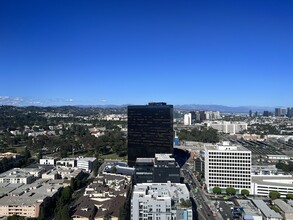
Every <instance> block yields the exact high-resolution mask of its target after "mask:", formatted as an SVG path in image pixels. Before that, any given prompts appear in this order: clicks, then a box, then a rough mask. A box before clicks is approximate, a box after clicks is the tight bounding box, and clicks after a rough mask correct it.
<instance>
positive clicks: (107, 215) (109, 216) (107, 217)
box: [103, 211, 111, 220]
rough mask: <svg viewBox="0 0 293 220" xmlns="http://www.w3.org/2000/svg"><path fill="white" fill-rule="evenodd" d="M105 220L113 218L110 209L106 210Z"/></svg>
mask: <svg viewBox="0 0 293 220" xmlns="http://www.w3.org/2000/svg"><path fill="white" fill-rule="evenodd" d="M103 220H111V215H110V213H109V211H107V212H106V214H105V215H104V218H103Z"/></svg>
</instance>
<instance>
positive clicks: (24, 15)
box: [0, 0, 293, 106]
mask: <svg viewBox="0 0 293 220" xmlns="http://www.w3.org/2000/svg"><path fill="white" fill-rule="evenodd" d="M292 96H293V1H292V0H282V1H280V0H274V1H273V0H231V1H226V0H221V1H219V0H217V1H208V0H207V1H206V0H201V1H198V0H190V1H189V0H180V1H179V0H176V1H173V0H134V1H127V0H120V1H114V0H93V1H91V0H62V1H60V0H42V1H40V0H1V1H0V104H19V105H27V104H35V105H64V104H66V105H68V104H70V105H79V104H81V105H86V104H91V105H99V104H129V103H131V104H145V103H147V102H150V101H165V102H168V103H170V104H222V105H229V106H243V105H255V106H293V97H292Z"/></svg>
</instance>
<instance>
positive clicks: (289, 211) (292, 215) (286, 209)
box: [274, 199, 293, 220]
mask: <svg viewBox="0 0 293 220" xmlns="http://www.w3.org/2000/svg"><path fill="white" fill-rule="evenodd" d="M274 203H275V204H276V205H277V206H278V207H279V208H280V209H281V214H282V215H283V217H284V218H285V219H286V220H293V208H292V206H290V205H289V204H287V203H286V202H284V201H283V200H281V199H276V200H274Z"/></svg>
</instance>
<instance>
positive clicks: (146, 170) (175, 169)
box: [134, 154, 180, 183]
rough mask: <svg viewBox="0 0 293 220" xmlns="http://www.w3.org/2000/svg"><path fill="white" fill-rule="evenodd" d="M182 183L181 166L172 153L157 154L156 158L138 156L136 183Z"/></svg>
mask: <svg viewBox="0 0 293 220" xmlns="http://www.w3.org/2000/svg"><path fill="white" fill-rule="evenodd" d="M168 181H171V182H172V183H180V167H179V165H178V163H177V162H176V161H175V159H174V158H172V157H171V154H156V155H155V158H137V160H136V163H135V174H134V183H166V182H168Z"/></svg>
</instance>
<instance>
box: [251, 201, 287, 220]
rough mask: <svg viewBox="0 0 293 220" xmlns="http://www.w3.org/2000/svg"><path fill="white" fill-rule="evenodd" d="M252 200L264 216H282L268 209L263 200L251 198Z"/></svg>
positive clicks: (280, 217)
mask: <svg viewBox="0 0 293 220" xmlns="http://www.w3.org/2000/svg"><path fill="white" fill-rule="evenodd" d="M252 202H253V203H254V204H255V205H256V207H257V208H259V209H260V211H261V212H262V214H263V215H264V216H265V217H266V218H277V219H282V218H283V217H282V216H281V215H280V214H279V213H277V212H275V211H274V210H272V209H270V208H269V207H268V206H267V204H266V203H265V202H264V201H263V200H258V199H253V200H252Z"/></svg>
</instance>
